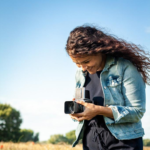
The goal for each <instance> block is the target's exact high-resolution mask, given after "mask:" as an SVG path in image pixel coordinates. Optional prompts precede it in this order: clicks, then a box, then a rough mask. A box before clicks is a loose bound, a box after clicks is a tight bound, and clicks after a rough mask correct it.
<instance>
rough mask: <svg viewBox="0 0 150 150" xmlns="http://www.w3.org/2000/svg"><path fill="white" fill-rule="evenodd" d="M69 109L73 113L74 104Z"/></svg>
mask: <svg viewBox="0 0 150 150" xmlns="http://www.w3.org/2000/svg"><path fill="white" fill-rule="evenodd" d="M68 108H69V111H70V113H73V112H74V103H70V104H69V106H68Z"/></svg>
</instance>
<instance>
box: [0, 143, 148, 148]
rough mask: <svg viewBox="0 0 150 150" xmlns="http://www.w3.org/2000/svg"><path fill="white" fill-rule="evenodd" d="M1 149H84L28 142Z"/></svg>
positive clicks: (0, 144) (7, 145)
mask: <svg viewBox="0 0 150 150" xmlns="http://www.w3.org/2000/svg"><path fill="white" fill-rule="evenodd" d="M0 149H3V150H82V145H77V146H76V147H75V148H72V147H71V145H66V144H61V145H53V144H34V143H33V142H28V143H2V142H1V143H0ZM144 150H150V147H144Z"/></svg>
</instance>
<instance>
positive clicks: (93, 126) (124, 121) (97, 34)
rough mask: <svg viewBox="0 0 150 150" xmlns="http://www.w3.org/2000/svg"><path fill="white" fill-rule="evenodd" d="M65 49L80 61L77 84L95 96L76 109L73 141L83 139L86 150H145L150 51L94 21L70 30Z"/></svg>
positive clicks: (71, 56) (73, 59)
mask: <svg viewBox="0 0 150 150" xmlns="http://www.w3.org/2000/svg"><path fill="white" fill-rule="evenodd" d="M66 51H67V53H68V54H69V56H70V58H71V59H72V61H73V62H74V63H76V65H77V66H78V67H79V69H78V70H77V73H76V88H81V87H85V89H86V90H89V91H90V99H91V100H92V101H93V103H85V102H81V101H78V103H79V104H82V105H84V106H85V107H86V109H85V111H84V112H82V113H78V114H72V115H71V118H73V119H74V120H77V121H79V125H78V128H77V130H76V141H75V142H74V144H73V147H74V146H75V145H76V144H77V143H78V141H79V140H80V139H82V142H83V149H84V150H142V149H143V142H142V136H143V135H144V130H143V128H142V124H141V118H142V117H143V115H144V113H145V84H148V85H150V76H149V71H150V58H149V57H148V56H150V55H149V54H148V53H146V52H145V51H144V50H142V49H140V48H139V47H138V46H136V45H134V44H129V43H127V42H125V41H124V40H121V39H118V38H116V37H113V36H112V35H108V34H106V33H104V32H102V31H101V30H99V29H96V28H95V27H90V26H80V27H77V28H75V29H74V30H73V31H71V33H70V36H69V37H68V40H67V44H66Z"/></svg>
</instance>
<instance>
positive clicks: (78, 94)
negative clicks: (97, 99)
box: [64, 87, 92, 114]
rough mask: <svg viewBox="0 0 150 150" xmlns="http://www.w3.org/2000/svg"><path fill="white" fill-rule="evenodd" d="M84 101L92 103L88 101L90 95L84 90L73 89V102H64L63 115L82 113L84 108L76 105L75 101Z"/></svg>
mask: <svg viewBox="0 0 150 150" xmlns="http://www.w3.org/2000/svg"><path fill="white" fill-rule="evenodd" d="M77 100H79V101H84V102H86V103H92V101H91V100H90V93H89V91H88V90H85V88H84V87H83V88H76V89H75V100H74V101H66V102H65V105H64V112H65V114H76V113H81V112H83V111H84V109H85V107H84V106H83V105H81V104H78V103H77V102H76V101H77Z"/></svg>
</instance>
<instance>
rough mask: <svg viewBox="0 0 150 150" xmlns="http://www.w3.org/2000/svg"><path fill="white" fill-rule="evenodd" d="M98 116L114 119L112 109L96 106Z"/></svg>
mask: <svg viewBox="0 0 150 150" xmlns="http://www.w3.org/2000/svg"><path fill="white" fill-rule="evenodd" d="M96 114H97V115H102V116H105V117H109V118H112V119H114V116H113V112H112V109H111V108H110V107H104V106H98V105H96Z"/></svg>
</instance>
